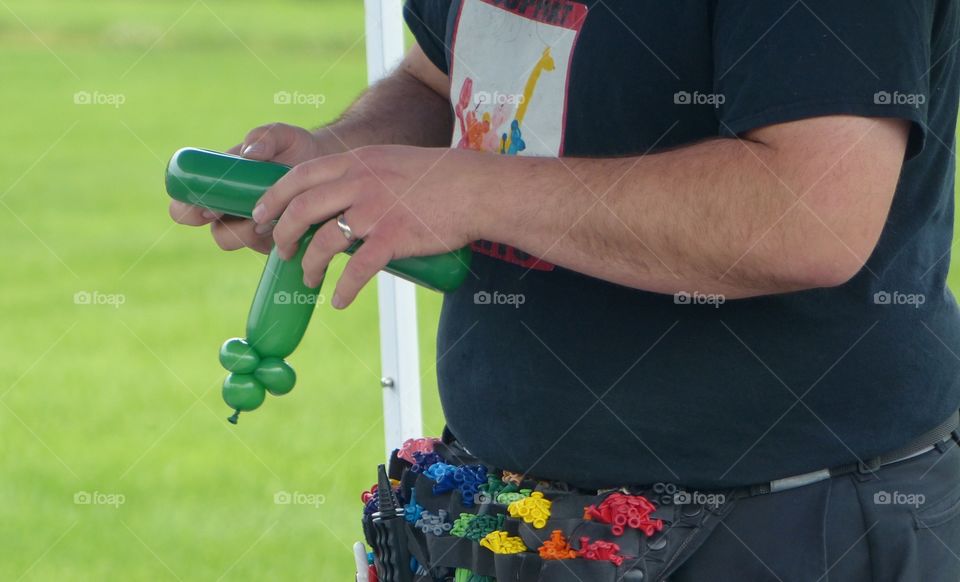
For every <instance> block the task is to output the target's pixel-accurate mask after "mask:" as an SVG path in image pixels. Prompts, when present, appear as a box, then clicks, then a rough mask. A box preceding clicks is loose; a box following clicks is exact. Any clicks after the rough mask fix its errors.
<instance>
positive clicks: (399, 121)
mask: <svg viewBox="0 0 960 582" xmlns="http://www.w3.org/2000/svg"><path fill="white" fill-rule="evenodd" d="M449 84H450V81H449V78H448V77H447V76H446V75H445V74H443V73H442V72H441V71H440V70H439V69H437V67H436V66H435V65H434V64H433V63H432V62H430V59H428V58H427V56H426V55H425V54H423V51H422V50H420V48H419V47H417V46H414V47H413V48H411V49H410V51H409V52H408V53H407V56H406V57H405V58H404V60H403V62H402V63H401V64H400V66H399V67H397V69H396V70H395V71H393V73H391V74H390V76H388V77H387V78H386V79H383V80H381V81H380V82H379V83H377V84H376V85H374V86H373V87H371V88H370V89H368V90H367V91H366V92H365V93H364V94H363V95H361V96H360V98H359V99H357V101H356V103H354V104H353V105H352V106H351V107H350V108H349V109H348V110H347V111H346V112H345V113H344V114H343V116H341V117H340V119H338V120H337V121H336V122H334V123H332V124H330V125H329V126H326V127H323V128H321V129H318V130H316V131H315V132H313V133H311V132H309V131H307V130H305V129H303V128H300V127H293V126H291V125H286V124H283V123H273V124H270V125H264V126H262V127H258V128H256V129H254V130H252V131H251V132H250V133H248V134H247V137H246V138H245V139H244V140H243V143H241V144H238V145H236V146H234V147H233V148H231V149H230V150H229V153H231V154H238V155H242V156H243V157H245V158H250V159H251V160H266V161H273V162H278V163H281V164H286V165H288V166H295V165H297V164H299V163H301V162H305V161H307V160H312V159H314V158H317V157H320V156H324V155H328V154H334V153H340V152H345V151H347V150H350V149H354V148H361V147H363V146H368V145H376V144H387V143H396V144H411V145H418V146H431V147H438V146H447V145H449V144H450V136H451V134H452V132H453V117H452V114H451V110H450V103H449V102H448V100H447V97H448V91H449ZM397 103H406V104H407V108H406V109H405V110H404V114H403V115H397V114H396V104H397ZM170 216H171V217H172V218H173V219H174V220H175V221H177V222H179V223H181V224H187V225H190V226H203V225H205V224H210V229H211V231H212V232H213V238H214V240H216V242H217V244H218V245H220V248H222V249H224V250H228V251H232V250H236V249H240V248H243V247H249V248H252V249H254V250H256V251H259V252H262V253H267V252H269V251H270V247H271V246H272V243H273V241H272V239H271V237H270V235H271V230H272V227H271V225H270V224H262V225H260V226H259V227H257V225H256V224H254V223H253V221H251V220H243V219H240V218H235V217H230V216H219V215H218V214H216V213H214V212H210V211H208V210H204V209H202V208H197V207H196V206H190V205H188V204H183V203H180V202H172V203H171V204H170Z"/></svg>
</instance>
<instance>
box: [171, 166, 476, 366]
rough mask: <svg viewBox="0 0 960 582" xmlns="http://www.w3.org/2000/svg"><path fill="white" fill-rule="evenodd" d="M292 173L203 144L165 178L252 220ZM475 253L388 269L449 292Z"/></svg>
mask: <svg viewBox="0 0 960 582" xmlns="http://www.w3.org/2000/svg"><path fill="white" fill-rule="evenodd" d="M289 171H290V168H289V167H288V166H284V165H281V164H275V163H273V162H260V161H256V160H248V159H246V158H242V157H240V156H234V155H230V154H224V153H220V152H214V151H210V150H204V149H199V148H182V149H180V150H178V151H177V152H176V153H174V154H173V157H171V158H170V162H169V163H168V164H167V170H166V174H165V179H166V187H167V194H169V195H170V197H171V198H173V199H175V200H179V201H181V202H186V203H188V204H193V205H194V206H202V207H203V208H207V209H210V210H213V211H215V212H223V213H225V214H229V215H231V216H242V217H245V218H250V216H251V213H252V212H253V208H254V207H255V206H256V204H257V201H258V200H259V199H260V197H261V196H263V193H264V192H266V191H267V189H268V188H270V186H272V185H273V184H274V182H276V181H277V180H279V179H280V178H282V177H283V176H284V175H285V174H286V173H287V172H289ZM302 246H303V243H301V247H302ZM359 246H360V245H359V244H356V245H353V246H351V247H350V248H349V249H348V250H347V253H349V254H352V253H353V252H354V251H356V250H357V248H359ZM471 257H472V253H471V252H470V249H469V248H467V247H464V248H462V249H457V250H455V251H452V252H449V253H444V254H440V255H431V256H428V257H408V258H404V259H397V260H395V261H391V262H390V264H389V265H387V267H386V268H385V269H384V270H385V271H387V272H389V273H393V274H394V275H396V276H397V277H400V278H402V279H406V280H408V281H412V282H414V283H416V284H418V285H422V286H424V287H427V288H428V289H433V290H434V291H440V292H443V293H446V292H449V291H453V290H455V289H456V288H457V287H459V286H460V284H461V283H463V280H464V279H465V278H466V277H467V274H468V273H469V272H470V259H471ZM261 355H264V354H261Z"/></svg>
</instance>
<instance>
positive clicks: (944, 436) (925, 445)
mask: <svg viewBox="0 0 960 582" xmlns="http://www.w3.org/2000/svg"><path fill="white" fill-rule="evenodd" d="M958 427H960V412H954V413H953V414H952V415H950V417H949V418H948V419H947V420H945V421H943V422H942V423H940V424H939V425H937V426H936V427H934V428H933V429H931V430H929V431H927V432H925V433H924V434H922V435H920V436H919V437H917V438H915V439H913V440H912V441H910V442H909V443H907V444H906V445H904V446H902V447H900V448H898V449H896V450H895V451H890V452H889V453H886V454H883V455H880V456H879V457H873V458H872V459H867V460H866V461H862V462H859V463H849V464H847V465H841V466H839V467H834V468H832V469H820V470H818V471H811V472H809V473H803V474H802V475H794V476H792V477H784V478H783V479H777V480H775V481H770V482H768V483H761V484H759V485H753V486H751V487H748V488H747V489H748V490H749V496H751V497H752V496H755V495H766V494H768V493H778V492H780V491H788V490H790V489H796V488H797V487H803V486H804V485H810V484H811V483H816V482H818V481H824V480H826V479H830V478H833V477H839V476H842V475H849V474H851V473H856V472H859V473H872V472H874V471H876V470H877V469H879V468H880V467H884V466H886V465H892V464H894V463H899V462H901V461H906V460H907V459H910V458H912V457H916V456H918V455H922V454H924V453H927V452H930V451H932V450H933V449H934V448H935V447H936V446H937V445H939V444H940V443H942V442H944V441H946V440H949V439H950V438H951V435H952V433H953V432H954V431H955V430H957V428H958Z"/></svg>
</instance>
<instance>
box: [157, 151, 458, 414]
mask: <svg viewBox="0 0 960 582" xmlns="http://www.w3.org/2000/svg"><path fill="white" fill-rule="evenodd" d="M289 170H290V168H289V167H288V166H284V165H281V164H275V163H271V162H258V161H255V160H247V159H244V158H241V157H239V156H233V155H230V154H224V153H220V152H215V151H210V150H203V149H197V148H183V149H181V150H179V151H177V152H176V153H175V154H173V157H172V158H171V159H170V163H169V164H168V165H167V171H166V176H165V178H166V180H165V181H166V187H167V193H168V194H169V195H170V197H171V198H173V199H175V200H179V201H181V202H186V203H187V204H193V205H195V206H201V207H203V208H207V209H210V210H213V211H215V212H222V213H224V214H229V215H233V216H240V217H245V218H250V216H251V213H252V212H253V208H254V206H255V205H256V203H257V201H258V200H259V199H260V197H261V196H262V195H263V193H264V192H265V191H266V190H267V189H268V188H270V186H272V185H273V184H274V183H275V182H276V181H277V180H279V179H280V178H282V177H283V175H284V174H286V173H287V172H288V171H289ZM319 226H320V225H316V226H314V227H312V228H311V229H310V230H309V231H307V233H306V234H305V235H304V236H303V238H302V239H301V240H300V247H299V249H298V251H297V253H296V255H294V256H293V257H292V258H291V259H290V260H288V261H284V260H283V259H281V258H280V255H278V254H277V249H276V247H274V248H273V250H272V251H271V252H270V256H269V257H268V258H267V264H266V266H265V267H264V269H263V275H261V277H260V284H259V286H258V287H257V292H256V294H255V295H254V297H253V304H252V305H251V306H250V314H249V316H248V317H247V330H246V333H247V336H246V338H232V339H228V340H227V341H226V342H224V344H223V345H222V346H221V347H220V363H221V364H222V365H223V367H224V368H226V369H227V371H228V372H230V374H229V375H228V376H227V378H226V379H225V380H224V382H223V400H224V401H225V402H226V403H227V405H228V406H230V407H231V408H232V409H233V410H234V414H233V415H232V416H231V417H230V418H229V419H228V420H230V422H232V423H233V424H236V423H237V418H238V417H239V415H240V413H241V412H247V411H250V410H254V409H256V408H258V407H259V406H260V405H261V404H263V401H264V399H265V398H266V393H267V392H269V393H270V394H273V395H275V396H279V395H282V394H286V393H287V392H290V390H292V389H293V386H294V384H295V383H296V379H297V378H296V374H295V373H294V371H293V368H291V367H290V365H289V364H288V363H287V362H286V360H285V359H284V358H286V357H287V356H289V355H290V354H292V353H293V351H294V350H295V349H296V348H297V345H299V343H300V340H301V339H302V338H303V334H304V332H305V331H306V330H307V325H308V324H309V323H310V316H311V315H312V314H313V309H314V307H315V306H316V304H317V296H318V293H319V291H320V286H321V285H322V284H323V283H322V281H321V283H320V284H319V285H317V286H316V287H307V286H306V285H304V283H303V267H302V266H301V264H300V262H301V260H302V259H303V253H304V251H305V250H306V248H307V244H308V243H309V242H310V239H311V237H313V233H314V232H315V231H316V229H317V228H318V227H319ZM361 244H363V241H357V242H356V243H354V244H353V245H352V246H351V247H350V248H349V249H347V251H346V252H347V253H348V254H352V253H353V252H354V251H356V249H357V248H359V246H360V245H361ZM470 258H471V253H470V249H468V248H462V249H459V250H457V251H454V252H451V253H445V254H442V255H433V256H429V257H412V258H407V259H398V260H395V261H392V262H391V263H390V264H389V265H387V267H386V269H385V270H386V271H387V272H389V273H392V274H394V275H396V276H398V277H401V278H403V279H406V280H408V281H412V282H414V283H416V284H418V285H423V286H424V287H427V288H429V289H433V290H435V291H440V292H442V293H446V292H449V291H453V290H454V289H456V288H457V287H459V286H460V284H461V283H462V282H463V280H464V278H466V276H467V273H468V272H469V270H470Z"/></svg>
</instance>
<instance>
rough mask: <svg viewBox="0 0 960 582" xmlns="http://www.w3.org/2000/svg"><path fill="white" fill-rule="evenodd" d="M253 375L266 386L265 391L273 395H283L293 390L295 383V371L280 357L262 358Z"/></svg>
mask: <svg viewBox="0 0 960 582" xmlns="http://www.w3.org/2000/svg"><path fill="white" fill-rule="evenodd" d="M253 377H254V378H256V379H257V380H260V383H261V384H263V385H264V386H266V387H267V392H269V393H270V394H273V395H274V396H283V395H284V394H286V393H288V392H290V391H291V390H293V386H294V384H296V383H297V373H296V372H294V371H293V368H291V367H290V364H288V363H286V362H284V361H283V360H282V359H281V358H264V359H263V360H262V361H261V362H260V365H259V366H258V367H257V369H256V371H255V372H254V373H253Z"/></svg>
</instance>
